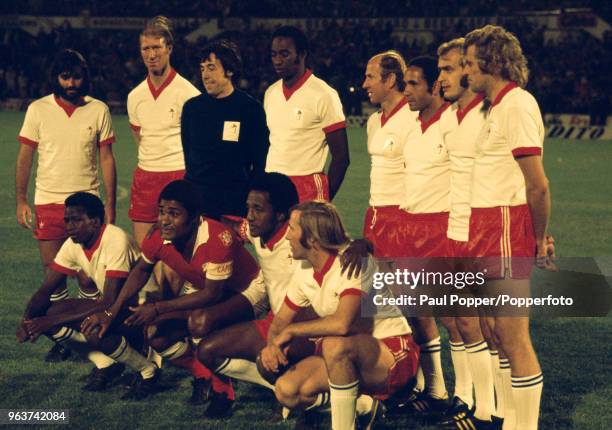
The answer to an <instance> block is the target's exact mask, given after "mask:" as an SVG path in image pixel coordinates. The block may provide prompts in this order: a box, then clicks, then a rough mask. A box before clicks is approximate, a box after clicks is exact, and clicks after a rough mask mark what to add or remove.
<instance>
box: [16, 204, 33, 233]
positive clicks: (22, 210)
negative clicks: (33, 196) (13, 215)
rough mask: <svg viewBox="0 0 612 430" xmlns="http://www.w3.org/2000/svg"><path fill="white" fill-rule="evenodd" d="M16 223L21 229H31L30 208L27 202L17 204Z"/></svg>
mask: <svg viewBox="0 0 612 430" xmlns="http://www.w3.org/2000/svg"><path fill="white" fill-rule="evenodd" d="M17 222H18V223H19V225H20V226H22V227H23V228H28V229H30V230H31V229H32V208H31V207H30V205H29V204H28V202H25V201H22V202H18V203H17Z"/></svg>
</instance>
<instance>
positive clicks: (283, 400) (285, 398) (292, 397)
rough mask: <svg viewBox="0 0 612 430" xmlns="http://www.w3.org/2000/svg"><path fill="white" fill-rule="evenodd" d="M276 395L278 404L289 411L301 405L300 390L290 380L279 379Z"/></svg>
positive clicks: (285, 378) (275, 388)
mask: <svg viewBox="0 0 612 430" xmlns="http://www.w3.org/2000/svg"><path fill="white" fill-rule="evenodd" d="M274 394H275V395H276V399H277V400H278V402H279V403H280V404H281V405H283V406H285V407H287V408H289V409H292V408H295V407H296V406H297V405H298V404H299V400H300V397H299V395H300V389H299V387H298V386H297V385H296V384H295V383H294V382H293V381H291V380H290V378H287V377H284V378H283V377H281V378H279V379H278V380H277V381H276V384H275V385H274Z"/></svg>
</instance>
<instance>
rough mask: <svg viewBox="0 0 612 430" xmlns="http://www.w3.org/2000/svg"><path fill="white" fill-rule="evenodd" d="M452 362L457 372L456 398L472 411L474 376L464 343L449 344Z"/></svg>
mask: <svg viewBox="0 0 612 430" xmlns="http://www.w3.org/2000/svg"><path fill="white" fill-rule="evenodd" d="M449 344H450V354H451V361H452V362H453V370H454V371H455V392H454V396H455V397H458V398H460V399H461V400H463V401H464V402H465V403H466V404H467V405H468V407H469V408H470V409H471V408H472V406H473V405H474V399H473V397H472V374H471V372H470V367H469V366H468V358H467V352H466V351H465V345H464V344H463V342H449Z"/></svg>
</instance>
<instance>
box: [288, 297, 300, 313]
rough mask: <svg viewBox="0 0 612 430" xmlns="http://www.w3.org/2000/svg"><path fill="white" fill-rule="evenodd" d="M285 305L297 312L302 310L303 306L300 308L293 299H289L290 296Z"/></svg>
mask: <svg viewBox="0 0 612 430" xmlns="http://www.w3.org/2000/svg"><path fill="white" fill-rule="evenodd" d="M285 304H286V305H287V306H289V308H290V309H291V310H293V311H296V312H297V311H299V310H301V309H302V307H301V306H298V305H296V304H295V303H293V302H292V301H291V299H289V296H285Z"/></svg>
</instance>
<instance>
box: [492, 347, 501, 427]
mask: <svg viewBox="0 0 612 430" xmlns="http://www.w3.org/2000/svg"><path fill="white" fill-rule="evenodd" d="M489 354H490V355H491V368H492V370H493V385H494V388H495V390H494V391H495V412H494V413H493V415H495V416H496V417H500V418H503V417H504V389H503V386H502V382H501V369H500V367H499V352H497V351H491V350H489Z"/></svg>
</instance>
